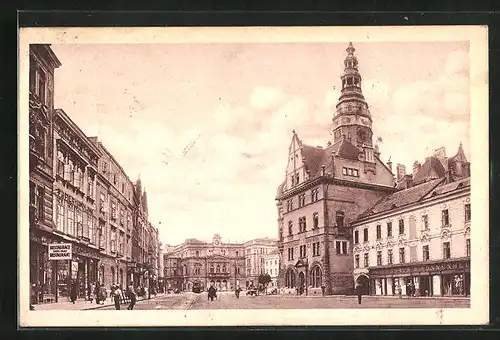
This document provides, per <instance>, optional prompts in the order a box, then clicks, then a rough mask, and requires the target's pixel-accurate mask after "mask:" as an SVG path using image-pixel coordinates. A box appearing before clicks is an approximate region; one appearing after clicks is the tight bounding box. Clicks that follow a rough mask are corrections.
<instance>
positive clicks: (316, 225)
mask: <svg viewBox="0 0 500 340" xmlns="http://www.w3.org/2000/svg"><path fill="white" fill-rule="evenodd" d="M318 227H319V223H318V213H314V214H313V228H314V229H316V228H318Z"/></svg>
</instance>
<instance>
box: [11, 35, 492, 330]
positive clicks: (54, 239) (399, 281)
mask: <svg viewBox="0 0 500 340" xmlns="http://www.w3.org/2000/svg"><path fill="white" fill-rule="evenodd" d="M487 42H488V30H487V27H480V26H453V27H449V26H439V27H438V26H435V27H433V26H425V27H423V26H422V27H280V28H278V27H239V28H236V27H234V28H230V27H226V28H201V27H198V28H24V29H21V30H20V37H19V77H20V78H19V151H18V152H19V225H18V228H19V276H18V277H19V280H18V287H19V307H18V308H19V324H20V326H21V327H29V326H32V327H43V326H62V327H64V326H89V327H99V326H118V327H119V326H122V327H123V326H226V325H232V326H234V325H237V326H259V325H262V326H269V325H272V326H293V325H297V326H303V325H456V324H486V323H488V317H489V295H488V294H489V293H488V292H489V290H488V279H489V258H488V241H489V240H488V228H489V221H488V204H486V203H487V202H488V197H489V196H488V189H489V175H488V139H487V135H488V134H487V132H488V60H487V56H488V45H487Z"/></svg>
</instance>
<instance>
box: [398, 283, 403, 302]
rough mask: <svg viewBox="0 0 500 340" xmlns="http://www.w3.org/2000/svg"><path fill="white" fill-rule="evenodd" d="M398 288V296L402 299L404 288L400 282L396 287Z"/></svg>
mask: <svg viewBox="0 0 500 340" xmlns="http://www.w3.org/2000/svg"><path fill="white" fill-rule="evenodd" d="M396 289H397V290H398V296H399V298H400V299H401V298H402V297H403V289H402V287H401V285H400V284H398V287H397V288H396Z"/></svg>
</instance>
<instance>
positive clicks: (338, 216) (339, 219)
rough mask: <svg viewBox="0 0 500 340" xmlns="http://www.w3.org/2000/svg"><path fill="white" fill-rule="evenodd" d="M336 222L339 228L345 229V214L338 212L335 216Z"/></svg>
mask: <svg viewBox="0 0 500 340" xmlns="http://www.w3.org/2000/svg"><path fill="white" fill-rule="evenodd" d="M335 222H336V224H337V228H344V212H342V211H337V213H336V214H335Z"/></svg>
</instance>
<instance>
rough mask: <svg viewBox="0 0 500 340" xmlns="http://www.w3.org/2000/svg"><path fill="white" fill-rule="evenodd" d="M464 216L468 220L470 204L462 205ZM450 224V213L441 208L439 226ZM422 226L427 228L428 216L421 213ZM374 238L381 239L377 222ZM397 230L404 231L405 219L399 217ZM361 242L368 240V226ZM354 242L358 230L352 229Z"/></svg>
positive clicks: (390, 230) (388, 234)
mask: <svg viewBox="0 0 500 340" xmlns="http://www.w3.org/2000/svg"><path fill="white" fill-rule="evenodd" d="M464 218H465V222H469V221H470V218H471V207H470V204H469V203H468V204H465V206H464ZM449 225H450V215H449V211H448V209H443V210H442V211H441V226H442V227H447V226H449ZM422 226H423V230H429V217H428V215H422ZM375 228H376V238H377V240H380V239H382V226H381V225H380V224H378V225H377V226H376V227H375ZM398 232H399V235H403V234H404V233H405V221H404V220H403V219H400V220H399V221H398ZM392 236H393V235H392V222H387V237H392ZM363 242H368V228H364V229H363ZM354 243H355V244H358V243H359V231H358V230H355V231H354Z"/></svg>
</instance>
